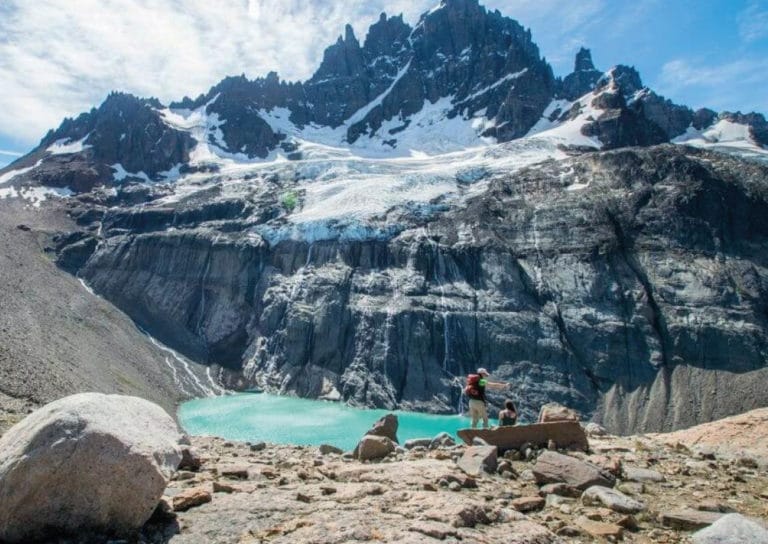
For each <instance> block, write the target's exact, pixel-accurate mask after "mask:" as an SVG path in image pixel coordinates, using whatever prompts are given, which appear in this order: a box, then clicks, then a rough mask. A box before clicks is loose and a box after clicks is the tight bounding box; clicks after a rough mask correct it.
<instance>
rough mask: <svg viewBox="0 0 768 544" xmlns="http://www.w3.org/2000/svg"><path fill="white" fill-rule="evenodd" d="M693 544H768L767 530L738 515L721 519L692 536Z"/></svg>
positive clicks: (730, 515)
mask: <svg viewBox="0 0 768 544" xmlns="http://www.w3.org/2000/svg"><path fill="white" fill-rule="evenodd" d="M692 540H693V542H694V544H740V543H742V542H749V543H750V544H768V530H766V529H765V528H764V527H761V526H760V525H759V524H757V523H755V522H754V521H752V520H750V519H748V518H745V517H744V516H742V515H740V514H728V515H726V516H723V517H721V518H720V519H718V520H717V521H716V522H714V523H713V524H712V525H710V526H709V527H707V528H706V529H702V530H700V531H698V532H697V533H695V534H694V535H693V539H692Z"/></svg>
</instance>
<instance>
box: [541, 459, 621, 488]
mask: <svg viewBox="0 0 768 544" xmlns="http://www.w3.org/2000/svg"><path fill="white" fill-rule="evenodd" d="M532 471H533V475H534V477H535V478H536V482H537V483H538V484H553V483H558V482H562V483H565V484H568V485H570V486H572V487H575V488H578V489H581V490H586V489H587V488H590V487H592V486H594V485H599V486H603V487H613V485H614V483H615V479H614V478H613V477H612V476H611V475H610V474H608V473H607V472H605V471H603V470H600V468H598V467H596V466H595V465H593V464H591V463H586V462H584V461H580V460H579V459H576V458H574V457H570V456H568V455H563V454H561V453H557V452H554V451H545V452H544V453H542V454H541V455H540V456H539V458H538V459H537V460H536V464H535V465H534V466H533V469H532Z"/></svg>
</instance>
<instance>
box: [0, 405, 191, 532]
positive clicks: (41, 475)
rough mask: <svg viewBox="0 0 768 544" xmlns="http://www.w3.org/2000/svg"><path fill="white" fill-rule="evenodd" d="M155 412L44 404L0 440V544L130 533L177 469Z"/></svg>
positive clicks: (176, 452) (170, 429) (172, 438)
mask: <svg viewBox="0 0 768 544" xmlns="http://www.w3.org/2000/svg"><path fill="white" fill-rule="evenodd" d="M180 438H181V434H180V432H179V429H178V427H177V426H176V423H175V422H174V420H173V418H171V416H169V415H168V414H167V413H166V412H165V411H164V410H163V409H162V408H160V407H159V406H157V405H155V404H153V403H151V402H149V401H146V400H143V399H139V398H136V397H127V396H121V395H103V394H100V393H82V394H78V395H72V396H70V397H65V398H63V399H59V400H57V401H55V402H52V403H50V404H48V405H46V406H44V407H42V408H40V409H39V410H37V411H36V412H34V413H32V414H31V415H29V416H28V417H27V418H26V419H24V420H22V421H21V422H20V423H18V424H17V425H16V426H14V427H13V428H11V429H10V430H9V431H8V432H7V433H5V434H4V435H3V436H2V438H0V541H4V542H10V543H13V542H27V541H31V540H36V539H44V538H46V537H47V536H50V535H51V534H55V535H56V536H62V535H67V534H71V533H75V532H77V533H82V532H84V531H91V532H96V533H110V534H116V535H125V534H130V533H132V532H134V531H136V530H138V529H139V528H140V527H141V526H142V525H143V524H144V523H145V522H146V521H147V519H149V517H150V516H151V515H152V512H153V511H154V510H155V507H156V506H157V504H158V502H159V500H160V497H161V496H162V495H163V491H164V490H165V487H166V485H167V483H168V480H169V478H170V476H171V474H172V473H173V471H174V470H176V467H177V466H178V465H179V463H180V461H181V458H182V457H181V449H180V447H179V445H178V443H179V440H180Z"/></svg>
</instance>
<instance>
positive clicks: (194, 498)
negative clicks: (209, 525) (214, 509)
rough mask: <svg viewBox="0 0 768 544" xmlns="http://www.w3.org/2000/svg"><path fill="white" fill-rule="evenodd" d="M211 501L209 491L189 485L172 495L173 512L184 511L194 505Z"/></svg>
mask: <svg viewBox="0 0 768 544" xmlns="http://www.w3.org/2000/svg"><path fill="white" fill-rule="evenodd" d="M207 502H211V493H210V492H209V491H208V490H206V489H203V488H202V487H191V488H189V489H185V490H184V491H181V492H179V493H178V494H176V495H174V496H173V499H172V504H173V510H174V512H184V511H186V510H189V509H190V508H193V507H195V506H200V505H201V504H205V503H207Z"/></svg>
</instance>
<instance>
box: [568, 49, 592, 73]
mask: <svg viewBox="0 0 768 544" xmlns="http://www.w3.org/2000/svg"><path fill="white" fill-rule="evenodd" d="M594 69H595V65H594V63H593V62H592V52H591V51H590V50H589V49H586V48H585V47H581V48H579V51H578V52H577V53H576V60H575V61H574V65H573V71H574V72H591V71H593V70H594Z"/></svg>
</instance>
